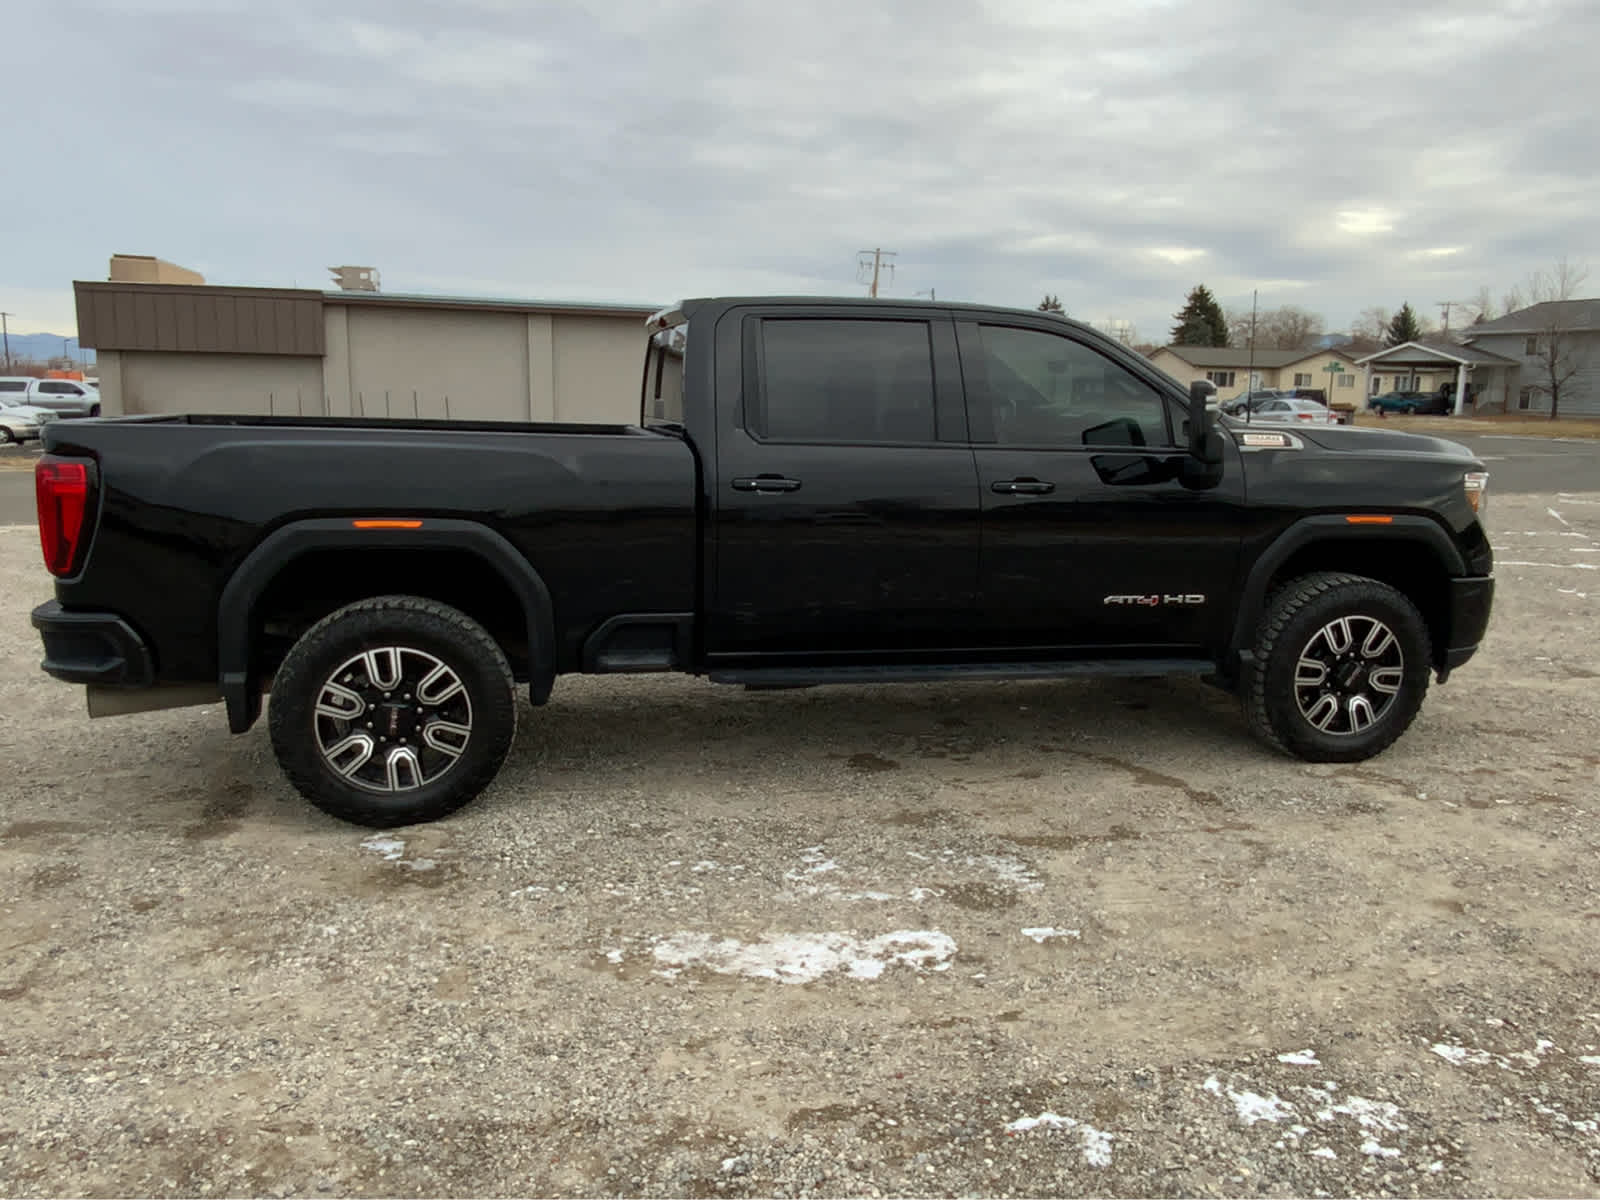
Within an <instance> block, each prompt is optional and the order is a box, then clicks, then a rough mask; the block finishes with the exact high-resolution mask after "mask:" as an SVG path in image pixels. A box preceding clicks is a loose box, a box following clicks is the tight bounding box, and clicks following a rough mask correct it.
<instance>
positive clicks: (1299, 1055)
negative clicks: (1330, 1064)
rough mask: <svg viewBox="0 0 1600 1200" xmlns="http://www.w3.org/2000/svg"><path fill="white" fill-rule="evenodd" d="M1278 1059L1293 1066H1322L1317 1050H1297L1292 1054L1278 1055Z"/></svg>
mask: <svg viewBox="0 0 1600 1200" xmlns="http://www.w3.org/2000/svg"><path fill="white" fill-rule="evenodd" d="M1278 1061H1279V1062H1281V1063H1288V1064H1289V1065H1290V1066H1291V1067H1320V1066H1321V1065H1322V1064H1321V1063H1319V1062H1318V1061H1317V1052H1316V1051H1315V1050H1296V1051H1294V1052H1293V1053H1291V1054H1280V1055H1278Z"/></svg>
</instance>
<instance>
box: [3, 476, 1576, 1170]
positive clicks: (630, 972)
mask: <svg viewBox="0 0 1600 1200" xmlns="http://www.w3.org/2000/svg"><path fill="white" fill-rule="evenodd" d="M1490 516H1491V524H1492V526H1493V528H1494V531H1495V537H1496V541H1497V544H1498V547H1499V554H1500V558H1501V560H1502V567H1501V570H1500V579H1501V585H1500V587H1501V590H1500V596H1499V601H1498V606H1497V609H1496V613H1495V619H1494V624H1493V627H1492V629H1491V632H1490V638H1489V642H1488V644H1487V646H1486V648H1485V649H1484V651H1483V652H1482V653H1481V654H1480V655H1479V657H1478V658H1477V659H1476V660H1475V661H1474V662H1473V663H1472V664H1470V665H1469V666H1468V667H1467V668H1465V669H1464V670H1463V671H1462V672H1461V673H1459V674H1458V675H1457V676H1456V677H1455V678H1454V679H1453V680H1452V681H1451V682H1450V683H1449V684H1448V685H1446V686H1444V687H1442V688H1436V689H1435V691H1434V692H1433V693H1432V695H1431V696H1430V699H1429V701H1428V703H1427V705H1426V706H1425V708H1424V711H1423V715H1422V717H1421V719H1420V720H1419V722H1418V724H1417V725H1416V726H1415V727H1414V728H1413V730H1412V732H1411V733H1410V734H1409V735H1408V736H1407V737H1406V738H1405V739H1403V740H1402V742H1401V743H1400V744H1399V745H1398V746H1397V747H1396V748H1394V749H1393V750H1391V751H1390V752H1389V753H1388V754H1386V755H1384V756H1383V757H1382V758H1380V759H1378V760H1375V761H1373V762H1371V763H1367V764H1364V765H1361V766H1357V767H1329V766H1306V765H1303V764H1299V763H1296V762H1293V761H1290V760H1286V759H1281V758H1276V757H1273V756H1271V755H1269V754H1267V753H1266V752H1265V751H1263V750H1261V749H1259V748H1258V747H1257V746H1255V745H1254V744H1253V743H1251V742H1250V741H1249V740H1248V739H1247V737H1246V735H1245V732H1244V728H1243V724H1242V722H1241V720H1240V718H1239V716H1238V714H1237V712H1236V710H1235V708H1234V707H1233V705H1232V703H1231V701H1229V700H1228V698H1226V697H1225V696H1222V695H1221V694H1219V693H1217V692H1214V691H1212V690H1210V689H1207V688H1206V687H1204V686H1203V685H1201V684H1199V683H1190V682H1166V681H1161V682H1128V683H1120V684H1109V685H1108V684H1088V683H1050V684H1037V685H1029V686H1017V685H966V686H947V687H941V688H932V687H927V688H923V687H907V688H860V689H844V690H817V691H809V692H778V693H745V692H741V691H737V690H732V689H718V688H714V687H712V686H710V685H707V684H702V683H699V682H695V681H689V680H678V679H665V680H663V679H645V680H621V681H584V680H563V681H562V682H561V684H559V685H558V687H557V692H556V697H555V703H554V704H552V706H551V707H549V708H547V709H544V710H540V711H538V712H537V713H535V712H534V711H532V710H528V709H525V710H524V717H525V720H524V722H523V728H522V731H521V733H520V735H519V741H518V746H517V749H516V751H515V752H514V756H513V759H512V761H511V762H510V763H509V764H508V767H507V769H506V771H505V772H504V774H503V775H502V777H501V779H500V781H499V782H498V783H497V785H496V786H495V787H494V788H493V789H492V790H491V791H490V792H489V793H487V794H486V795H485V796H484V797H483V798H482V799H481V800H480V801H479V802H478V803H477V804H476V805H475V806H473V807H471V808H469V809H468V810H466V811H465V812H463V813H461V814H460V815H458V816H457V817H455V818H453V819H451V820H449V821H447V822H443V823H441V824H438V825H434V826H430V827H423V828H413V829H405V830H400V831H398V832H397V833H395V834H394V835H392V836H383V837H374V836H372V835H371V834H370V833H368V832H365V831H361V830H357V829H353V828H350V827H347V826H341V825H338V824H335V823H334V822H332V821H331V820H329V819H326V818H324V817H322V816H320V815H319V814H317V813H315V812H314V811H312V810H310V809H309V808H308V807H307V806H305V805H304V804H303V803H302V802H301V801H300V800H299V799H298V797H296V796H295V795H294V794H293V793H291V792H290V791H289V789H288V788H287V786H286V785H285V784H284V783H283V782H282V781H281V779H280V777H279V775H278V773H277V771H276V769H275V767H274V765H273V763H272V760H271V757H270V754H269V752H268V748H267V743H266V738H265V733H264V730H263V729H261V728H259V727H258V729H257V730H256V731H254V732H252V733H251V734H249V735H247V736H245V737H242V738H230V737H229V736H228V734H227V733H226V731H225V727H224V724H223V721H222V718H221V715H220V713H219V712H217V711H216V710H215V709H204V710H189V711H186V712H178V713H164V714H156V715H153V716H146V717H133V718H120V719H117V720H109V721H101V722H94V723H90V722H89V721H88V720H87V719H86V718H85V717H84V716H83V715H82V711H81V704H82V702H81V699H80V697H79V695H78V693H77V692H76V691H74V690H72V689H68V688H66V687H65V686H63V685H57V684H53V683H51V682H49V681H48V680H46V679H45V678H44V677H43V676H42V675H41V674H40V673H39V672H38V671H37V669H36V663H37V659H38V647H37V642H36V640H35V636H34V634H33V632H32V631H31V629H29V627H28V623H27V609H28V608H29V606H30V605H31V604H32V603H34V602H36V601H37V600H38V599H43V598H44V597H45V595H46V594H47V589H46V586H45V582H44V576H43V572H42V570H41V569H40V568H39V567H38V565H37V556H38V550H37V546H36V543H35V540H34V535H33V532H32V531H31V530H30V529H27V528H26V527H21V528H9V529H4V530H0V587H3V594H4V595H5V596H6V598H7V603H6V605H5V608H4V611H3V612H0V705H3V711H4V712H5V713H6V715H7V718H8V719H7V720H6V721H5V722H4V723H3V725H0V752H3V756H4V762H5V764H6V769H5V775H4V778H3V780H0V896H3V897H4V899H3V902H0V1019H3V1024H0V1063H3V1064H4V1070H3V1071H0V1078H3V1084H0V1087H3V1092H0V1095H3V1104H0V1192H3V1193H5V1194H8V1195H19V1196H33V1195H61V1194H89V1195H128V1194H136V1195H167V1194H180V1193H181V1194H224V1193H226V1194H271V1195H284V1194H300V1195H319V1194H359V1195H379V1194H400V1195H436V1194H490V1195H499V1194H571V1195H597V1194H622V1195H642V1194H649V1195H657V1194H688V1195H713V1196H721V1195H726V1196H742V1195H771V1194H779V1195H792V1194H799V1193H802V1192H804V1193H817V1194H842V1195H875V1194H887V1193H936V1194H952V1195H954V1194H961V1195H998V1194H1085V1193H1093V1194H1101V1195H1147V1194H1184V1195H1193V1194H1212V1193H1224V1194H1242V1195H1257V1194H1259V1195H1318V1194H1321V1195H1346V1194H1353V1193H1360V1194H1396V1195H1425V1196H1446V1195H1482V1194H1501V1195H1504V1194H1513V1193H1515V1194H1538V1195H1596V1194H1600V974H1597V966H1600V953H1597V952H1600V883H1597V880H1596V872H1595V864H1596V855H1597V851H1600V832H1597V827H1596V820H1595V817H1596V812H1597V809H1600V786H1597V785H1600V744H1597V739H1596V736H1595V734H1596V714H1597V712H1600V703H1597V701H1596V695H1595V686H1596V683H1595V681H1596V679H1597V678H1600V637H1597V633H1600V615H1597V614H1600V577H1597V576H1600V572H1597V571H1596V570H1595V568H1597V567H1600V495H1588V496H1578V497H1556V496H1550V497H1533V496H1512V497H1507V496H1504V495H1502V496H1498V497H1495V498H1493V499H1492V500H1491V514H1490Z"/></svg>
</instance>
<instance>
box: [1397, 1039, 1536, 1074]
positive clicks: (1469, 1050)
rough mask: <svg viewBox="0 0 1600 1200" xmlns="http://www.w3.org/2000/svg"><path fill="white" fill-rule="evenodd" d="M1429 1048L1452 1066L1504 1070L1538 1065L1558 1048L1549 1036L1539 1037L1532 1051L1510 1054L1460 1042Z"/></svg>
mask: <svg viewBox="0 0 1600 1200" xmlns="http://www.w3.org/2000/svg"><path fill="white" fill-rule="evenodd" d="M1428 1049H1429V1050H1431V1051H1433V1052H1434V1053H1435V1054H1437V1055H1438V1056H1439V1057H1440V1058H1442V1059H1444V1060H1445V1062H1447V1063H1449V1064H1451V1065H1452V1066H1456V1067H1487V1066H1495V1067H1499V1068H1500V1070H1502V1071H1515V1070H1516V1069H1517V1068H1518V1067H1537V1066H1538V1065H1539V1063H1540V1061H1541V1060H1542V1059H1543V1058H1544V1056H1545V1055H1546V1054H1548V1053H1550V1051H1552V1050H1555V1049H1556V1044H1555V1043H1554V1042H1552V1041H1550V1040H1549V1039H1548V1038H1539V1039H1538V1040H1536V1041H1535V1042H1534V1044H1533V1049H1532V1050H1531V1051H1529V1050H1513V1051H1512V1052H1511V1053H1510V1054H1494V1053H1491V1052H1490V1051H1488V1050H1483V1049H1480V1048H1479V1047H1477V1046H1463V1045H1461V1044H1460V1043H1459V1042H1435V1043H1433V1045H1431V1046H1429V1047H1428Z"/></svg>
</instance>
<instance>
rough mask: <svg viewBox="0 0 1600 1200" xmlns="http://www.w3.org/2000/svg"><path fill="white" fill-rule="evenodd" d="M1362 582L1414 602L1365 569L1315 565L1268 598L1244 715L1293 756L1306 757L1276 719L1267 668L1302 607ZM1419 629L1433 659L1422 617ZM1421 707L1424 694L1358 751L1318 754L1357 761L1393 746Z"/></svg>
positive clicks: (1258, 732)
mask: <svg viewBox="0 0 1600 1200" xmlns="http://www.w3.org/2000/svg"><path fill="white" fill-rule="evenodd" d="M1347 587H1360V588H1374V589H1381V591H1382V592H1384V593H1388V595H1387V596H1385V599H1389V600H1391V601H1392V600H1399V601H1400V602H1402V603H1403V604H1406V605H1408V606H1409V605H1410V603H1411V602H1410V601H1409V600H1408V599H1407V598H1406V596H1405V595H1404V593H1402V592H1400V591H1398V590H1396V589H1395V588H1393V587H1391V586H1390V585H1389V584H1386V583H1383V582H1382V581H1380V580H1377V579H1372V578H1369V577H1367V576H1365V575H1352V574H1350V573H1349V572H1346V571H1313V572H1311V573H1310V574H1307V575H1300V576H1297V577H1296V578H1294V579H1290V580H1288V581H1287V582H1285V583H1284V584H1283V585H1282V586H1280V587H1279V588H1278V589H1277V590H1276V591H1275V592H1273V594H1272V595H1271V596H1270V597H1269V598H1268V600H1267V606H1266V615H1265V616H1264V618H1263V619H1262V623H1261V629H1260V632H1259V633H1258V634H1257V636H1256V643H1255V647H1254V659H1253V661H1252V662H1251V663H1250V665H1249V667H1248V669H1247V670H1246V671H1245V673H1244V676H1245V678H1244V687H1243V688H1242V696H1243V700H1244V711H1245V720H1246V722H1247V723H1248V724H1249V726H1250V732H1251V733H1253V734H1254V735H1255V736H1256V737H1257V738H1259V739H1260V740H1261V741H1263V742H1265V743H1266V744H1267V745H1268V746H1271V747H1272V748H1273V749H1275V750H1277V751H1278V752H1279V753H1281V754H1285V755H1288V756H1290V757H1294V758H1307V757H1308V755H1306V754H1304V753H1302V752H1301V751H1300V750H1299V749H1298V748H1297V747H1295V746H1293V745H1291V743H1290V739H1288V738H1287V737H1285V736H1284V732H1283V730H1282V729H1281V727H1280V725H1279V723H1278V721H1277V720H1276V719H1275V714H1274V712H1273V706H1272V703H1271V699H1270V697H1269V696H1268V694H1267V675H1268V668H1269V665H1270V663H1271V661H1272V659H1273V657H1274V656H1275V655H1276V653H1277V651H1278V647H1279V644H1280V643H1281V641H1282V639H1283V636H1284V633H1285V632H1286V631H1287V629H1288V628H1289V626H1290V624H1291V623H1292V622H1293V621H1294V619H1295V618H1296V617H1297V616H1299V615H1300V613H1301V612H1303V611H1304V610H1305V608H1306V606H1307V605H1309V604H1312V603H1314V602H1316V601H1317V600H1320V599H1321V598H1322V597H1324V596H1326V595H1327V594H1328V593H1330V592H1332V591H1334V590H1335V589H1338V588H1347ZM1418 625H1419V627H1420V630H1421V637H1422V649H1423V661H1424V662H1429V661H1431V659H1432V654H1431V651H1432V646H1431V642H1430V639H1429V637H1428V628H1427V624H1426V623H1425V622H1423V621H1421V619H1420V615H1419V619H1418ZM1420 707H1421V700H1420V698H1419V699H1418V701H1417V704H1416V706H1415V707H1413V710H1412V712H1411V714H1410V715H1409V716H1407V717H1406V719H1405V720H1403V721H1397V722H1393V723H1392V724H1391V726H1390V727H1389V728H1388V729H1386V730H1385V731H1384V734H1383V735H1382V736H1381V737H1380V740H1378V741H1376V742H1374V743H1369V744H1365V745H1363V746H1362V747H1361V750H1360V753H1359V754H1351V755H1348V756H1345V757H1343V758H1336V757H1328V756H1321V755H1319V756H1317V758H1318V759H1320V760H1321V761H1330V762H1332V761H1359V760H1361V759H1366V758H1371V757H1373V756H1374V755H1377V754H1381V753H1382V752H1383V751H1384V750H1387V749H1388V748H1389V747H1390V746H1392V745H1393V744H1394V743H1395V742H1396V741H1397V740H1398V739H1399V738H1400V736H1401V735H1402V734H1403V733H1405V731H1406V729H1407V728H1409V727H1410V724H1411V722H1412V720H1414V719H1415V717H1416V709H1417V708H1420Z"/></svg>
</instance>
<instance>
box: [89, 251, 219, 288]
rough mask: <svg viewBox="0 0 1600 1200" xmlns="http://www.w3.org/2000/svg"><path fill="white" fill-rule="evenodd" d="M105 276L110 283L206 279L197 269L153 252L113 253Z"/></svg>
mask: <svg viewBox="0 0 1600 1200" xmlns="http://www.w3.org/2000/svg"><path fill="white" fill-rule="evenodd" d="M106 278H108V279H110V280H111V282H112V283H184V284H202V283H204V282H205V281H206V279H205V276H204V275H202V274H200V272H199V271H191V270H189V268H188V267H180V266H179V265H178V264H177V263H169V262H168V261H167V260H166V259H164V258H157V257H156V256H155V255H153V254H113V255H112V256H111V271H110V274H108V275H107V276H106Z"/></svg>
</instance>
